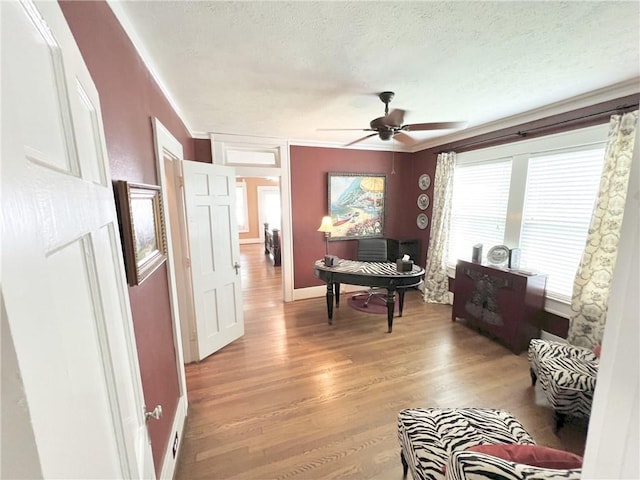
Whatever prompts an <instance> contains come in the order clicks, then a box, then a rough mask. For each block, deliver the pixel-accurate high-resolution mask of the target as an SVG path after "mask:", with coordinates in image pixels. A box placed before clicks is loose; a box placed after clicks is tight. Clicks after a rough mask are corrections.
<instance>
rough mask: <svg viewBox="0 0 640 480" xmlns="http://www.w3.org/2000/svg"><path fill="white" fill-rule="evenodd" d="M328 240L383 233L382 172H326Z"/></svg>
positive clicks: (384, 202)
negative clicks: (328, 219)
mask: <svg viewBox="0 0 640 480" xmlns="http://www.w3.org/2000/svg"><path fill="white" fill-rule="evenodd" d="M327 183H328V186H329V195H328V196H329V208H328V210H329V216H330V217H331V221H332V223H333V231H332V232H331V237H330V238H329V240H345V239H351V238H367V237H368V238H375V237H382V236H384V222H385V206H386V193H387V176H386V175H385V174H384V173H334V172H329V174H328V182H327Z"/></svg>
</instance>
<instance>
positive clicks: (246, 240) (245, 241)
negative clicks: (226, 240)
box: [239, 237, 264, 245]
mask: <svg viewBox="0 0 640 480" xmlns="http://www.w3.org/2000/svg"><path fill="white" fill-rule="evenodd" d="M239 243H240V245H246V244H248V243H264V240H262V239H261V238H259V237H258V238H241V239H240V241H239Z"/></svg>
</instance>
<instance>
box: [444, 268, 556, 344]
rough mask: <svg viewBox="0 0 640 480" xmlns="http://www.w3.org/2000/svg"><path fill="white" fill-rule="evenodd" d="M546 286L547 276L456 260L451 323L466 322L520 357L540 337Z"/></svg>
mask: <svg viewBox="0 0 640 480" xmlns="http://www.w3.org/2000/svg"><path fill="white" fill-rule="evenodd" d="M546 284H547V276H546V275H542V274H532V275H526V274H524V273H520V272H516V271H510V270H507V269H502V268H497V267H490V266H487V265H481V264H478V263H471V262H466V261H463V260H459V261H458V265H457V266H456V279H455V286H454V298H453V311H452V312H451V320H452V321H455V320H456V318H461V319H465V320H467V322H468V323H469V324H471V325H472V326H475V327H477V328H479V329H480V330H483V331H485V332H487V333H489V334H490V335H492V336H493V337H495V338H496V339H498V340H499V341H501V342H502V343H504V344H505V345H506V346H507V347H508V348H509V349H510V350H511V351H512V352H513V353H515V354H519V353H520V352H522V351H523V350H526V348H527V346H528V345H529V341H530V340H531V339H532V338H538V337H539V335H540V328H539V327H538V324H537V320H538V318H537V317H538V316H539V314H540V313H541V312H542V311H543V309H544V299H545V291H546Z"/></svg>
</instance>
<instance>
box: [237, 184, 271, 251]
mask: <svg viewBox="0 0 640 480" xmlns="http://www.w3.org/2000/svg"><path fill="white" fill-rule="evenodd" d="M236 189H237V190H236V193H237V198H238V203H237V205H238V211H237V217H238V225H242V224H243V223H244V226H245V228H240V229H239V235H240V244H241V245H244V244H248V243H264V224H265V223H268V224H269V228H270V229H273V228H280V227H281V223H282V212H281V207H280V205H281V201H280V179H279V178H278V177H236Z"/></svg>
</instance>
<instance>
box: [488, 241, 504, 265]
mask: <svg viewBox="0 0 640 480" xmlns="http://www.w3.org/2000/svg"><path fill="white" fill-rule="evenodd" d="M487 260H488V261H489V263H491V264H493V265H501V264H503V263H505V262H506V261H507V260H509V247H507V246H506V245H496V246H495V247H491V249H490V250H489V252H488V253H487Z"/></svg>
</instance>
